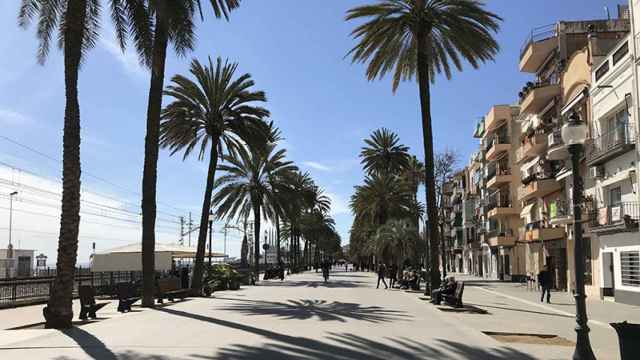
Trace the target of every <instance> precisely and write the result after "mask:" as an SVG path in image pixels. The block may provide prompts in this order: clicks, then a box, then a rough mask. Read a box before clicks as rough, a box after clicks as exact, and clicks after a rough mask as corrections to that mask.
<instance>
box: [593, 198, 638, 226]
mask: <svg viewBox="0 0 640 360" xmlns="http://www.w3.org/2000/svg"><path fill="white" fill-rule="evenodd" d="M638 222H640V203H638V202H623V203H620V204H617V205H610V206H605V207H601V208H599V209H598V210H597V211H596V212H595V214H594V216H593V217H592V218H591V227H592V231H593V232H598V233H602V232H620V231H638Z"/></svg>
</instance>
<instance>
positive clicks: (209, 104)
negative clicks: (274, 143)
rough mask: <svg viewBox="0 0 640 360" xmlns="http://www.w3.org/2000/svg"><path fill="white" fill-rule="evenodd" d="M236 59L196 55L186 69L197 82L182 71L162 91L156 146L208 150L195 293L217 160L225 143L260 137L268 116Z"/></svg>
mask: <svg viewBox="0 0 640 360" xmlns="http://www.w3.org/2000/svg"><path fill="white" fill-rule="evenodd" d="M237 67H238V64H237V63H229V62H228V61H227V60H225V61H224V63H223V61H222V59H220V58H218V59H217V60H216V63H215V65H214V63H213V61H212V60H211V58H209V64H208V65H206V66H203V65H202V64H200V62H199V61H198V60H193V61H192V62H191V71H190V72H191V74H192V75H193V76H194V77H195V79H196V81H192V80H190V79H188V78H186V77H184V76H182V75H176V76H174V77H173V79H172V80H171V82H172V85H169V86H168V87H167V90H165V92H164V94H165V95H166V96H169V97H172V98H173V99H174V100H173V102H171V103H170V104H169V105H167V107H166V108H165V109H164V110H163V111H162V120H161V121H162V122H161V124H160V145H161V146H162V147H163V148H165V147H166V148H169V149H170V150H171V154H172V155H173V154H175V153H176V152H178V151H182V150H184V155H183V159H186V158H187V157H188V156H189V155H190V154H191V153H192V151H193V150H194V149H196V148H198V150H199V151H198V160H204V159H205V158H206V157H207V153H208V155H209V168H208V171H207V184H206V187H205V192H204V200H203V202H202V214H201V216H200V232H199V234H198V247H197V251H196V259H195V266H194V268H193V282H192V286H191V288H192V292H193V294H199V293H200V287H201V285H202V273H203V267H204V252H205V246H206V242H207V223H208V221H209V209H211V194H212V192H213V182H214V181H215V174H216V168H217V166H218V159H219V158H220V157H221V156H222V155H223V154H224V150H225V148H226V149H227V150H228V151H229V152H234V151H235V149H236V148H237V147H238V146H242V144H241V143H240V141H243V142H244V143H259V142H265V141H266V139H265V135H266V134H264V132H263V130H262V129H261V127H262V124H264V122H263V121H262V119H263V118H265V117H267V116H269V112H268V111H267V110H265V109H264V108H261V107H258V106H256V105H254V103H255V102H265V101H266V97H265V94H264V92H262V91H253V90H252V87H253V86H254V82H253V80H251V75H249V74H243V75H241V76H239V77H237V79H236V78H235V72H236V69H237Z"/></svg>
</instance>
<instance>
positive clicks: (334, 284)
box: [261, 280, 367, 289]
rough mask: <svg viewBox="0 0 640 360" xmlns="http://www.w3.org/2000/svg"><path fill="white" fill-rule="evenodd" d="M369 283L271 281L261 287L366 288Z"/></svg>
mask: <svg viewBox="0 0 640 360" xmlns="http://www.w3.org/2000/svg"><path fill="white" fill-rule="evenodd" d="M366 284H367V282H365V281H357V280H329V281H328V282H324V280H317V281H312V280H298V281H289V280H287V281H277V282H276V281H273V282H271V281H269V282H265V283H263V284H261V285H263V286H274V287H278V286H293V287H312V288H320V287H322V288H330V289H333V288H346V289H352V288H358V287H366Z"/></svg>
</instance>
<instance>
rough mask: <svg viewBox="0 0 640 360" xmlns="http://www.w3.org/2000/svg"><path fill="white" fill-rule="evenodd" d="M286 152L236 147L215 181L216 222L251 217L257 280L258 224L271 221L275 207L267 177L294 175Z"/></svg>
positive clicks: (271, 147) (273, 147)
mask: <svg viewBox="0 0 640 360" xmlns="http://www.w3.org/2000/svg"><path fill="white" fill-rule="evenodd" d="M286 152H287V151H286V150H285V149H281V150H276V144H275V143H267V144H266V145H265V146H264V147H260V148H257V147H255V146H252V145H251V144H249V146H243V147H239V148H238V149H237V150H236V151H235V152H234V154H232V155H225V156H224V160H225V163H224V164H222V165H219V166H218V170H221V171H224V172H225V173H226V174H225V175H223V176H221V177H220V178H218V179H217V180H216V182H215V185H214V187H215V188H216V189H218V190H217V192H216V194H215V196H214V197H213V204H214V206H216V207H217V210H216V212H215V214H216V216H217V217H219V218H236V217H238V216H241V217H243V216H246V215H247V214H248V213H249V212H252V213H253V229H254V266H255V273H256V276H257V275H258V274H259V271H258V270H259V265H260V222H261V218H262V215H263V214H264V217H265V218H272V217H273V206H274V204H276V199H275V196H274V192H273V190H272V189H271V186H270V184H269V176H270V175H271V176H283V177H284V176H286V174H288V173H290V172H294V171H297V167H296V166H295V165H293V163H292V162H291V161H287V160H285V156H286Z"/></svg>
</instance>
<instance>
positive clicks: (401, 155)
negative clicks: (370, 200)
mask: <svg viewBox="0 0 640 360" xmlns="http://www.w3.org/2000/svg"><path fill="white" fill-rule="evenodd" d="M364 142H365V144H367V146H365V147H363V148H362V151H361V152H360V158H362V160H361V161H360V162H361V163H362V165H363V167H364V171H365V172H367V174H369V175H372V174H398V173H400V172H401V171H403V170H404V169H405V168H407V166H408V165H409V159H410V158H409V148H408V147H407V146H405V145H403V144H400V138H399V137H398V135H397V134H396V133H394V132H392V131H390V130H389V129H386V128H382V129H378V130H376V131H374V132H373V134H371V137H370V138H369V139H365V140H364Z"/></svg>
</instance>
